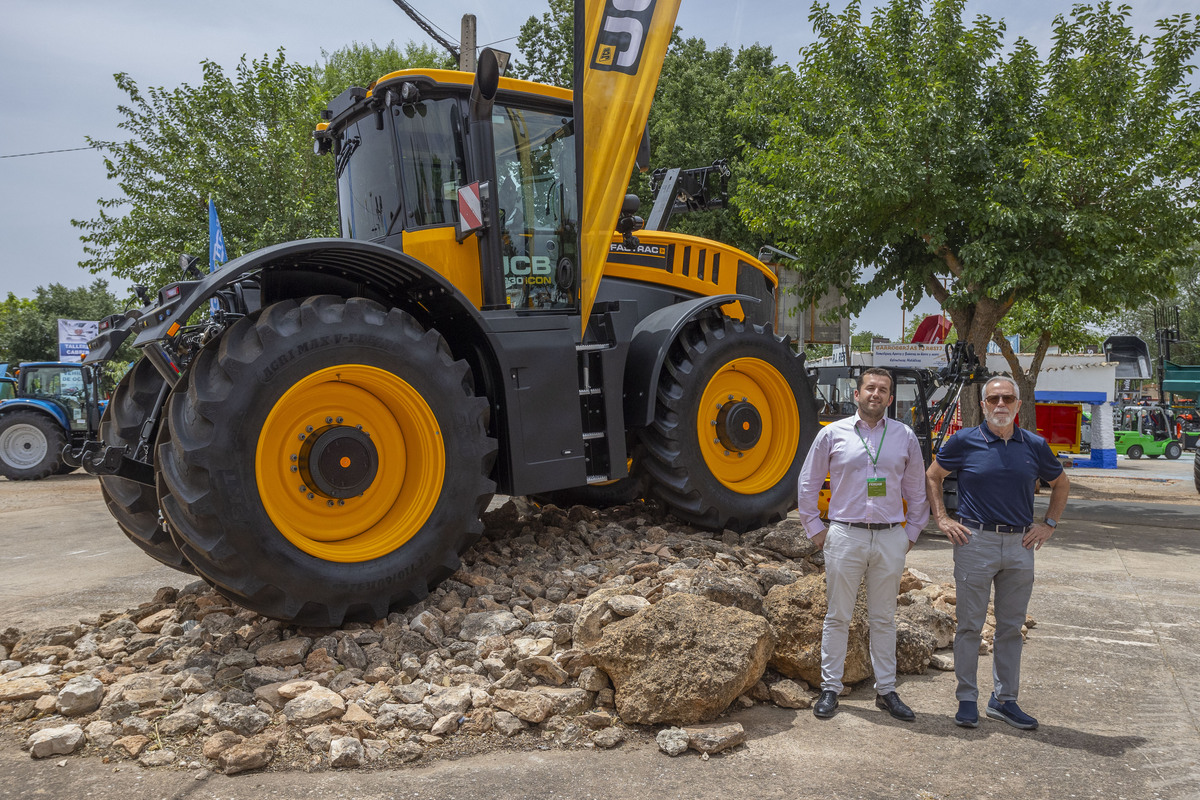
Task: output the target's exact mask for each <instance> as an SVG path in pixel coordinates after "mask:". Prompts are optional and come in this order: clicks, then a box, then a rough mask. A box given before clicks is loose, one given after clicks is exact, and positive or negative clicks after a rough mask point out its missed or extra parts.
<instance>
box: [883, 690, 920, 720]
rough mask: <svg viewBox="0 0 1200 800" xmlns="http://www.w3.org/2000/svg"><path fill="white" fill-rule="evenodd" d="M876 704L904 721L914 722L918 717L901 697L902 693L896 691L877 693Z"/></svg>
mask: <svg viewBox="0 0 1200 800" xmlns="http://www.w3.org/2000/svg"><path fill="white" fill-rule="evenodd" d="M875 705H877V706H879V707H880V708H882V709H883V710H884V711H886V712H888V713H889V714H891V715H892V716H893V717H895V718H896V719H898V720H901V721H903V722H912V721H913V720H914V719H916V718H917V715H916V714H914V713H913V710H912V709H911V708H909V707H908V706H906V705H904V701H903V700H901V699H900V695H898V694H896V693H895V692H888V693H887V694H877V695H875Z"/></svg>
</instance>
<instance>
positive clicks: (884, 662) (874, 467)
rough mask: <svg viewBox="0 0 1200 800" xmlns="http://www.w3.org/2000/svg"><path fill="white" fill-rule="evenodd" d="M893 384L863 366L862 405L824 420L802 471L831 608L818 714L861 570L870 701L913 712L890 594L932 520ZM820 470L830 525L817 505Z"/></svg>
mask: <svg viewBox="0 0 1200 800" xmlns="http://www.w3.org/2000/svg"><path fill="white" fill-rule="evenodd" d="M892 385H893V384H892V376H891V373H889V372H888V371H887V370H885V369H879V368H877V367H872V368H870V369H866V370H863V372H862V374H861V375H860V376H859V378H858V389H857V390H856V391H855V392H854V402H855V404H856V405H857V406H858V413H857V414H855V415H854V416H852V417H847V418H845V419H840V420H838V421H836V422H832V423H830V424H829V425H826V426H825V427H824V428H822V429H821V431H820V432H819V433H818V434H817V438H816V439H815V440H814V441H813V444H812V449H810V450H809V451H808V456H807V457H806V458H805V459H804V467H803V468H802V469H801V470H800V480H799V507H798V510H799V513H800V521H801V522H802V523H803V524H804V528H805V530H806V531H807V533H808V538H809V539H812V541H813V542H814V543H815V544H816V545H817V546H818V547H820V548H821V549H822V550H824V551H825V593H826V596H827V598H828V601H829V610H828V611H827V612H826V614H825V625H824V627H823V629H822V632H821V696H820V697H819V698H818V699H817V703H816V705H814V706H813V714H814V715H816V716H817V717H818V718H820V719H828V718H830V717H832V716H833V715H834V714H835V713H836V711H837V706H838V695H839V694H841V692H842V689H843V688H844V687H843V685H842V674H843V671H844V668H845V664H846V642H847V638H848V636H849V632H850V617H851V615H852V614H853V613H854V601H855V599H856V597H857V595H858V587H859V584H861V583H862V581H863V578H864V577H865V578H866V581H867V615H868V617H869V619H870V629H871V666H872V667H873V668H874V671H875V705H877V706H879V707H880V708H882V709H883V710H885V711H887V712H888V713H889V714H891V715H892V716H893V717H895V718H896V719H899V720H904V721H905V722H911V721H912V720H914V719H915V718H916V715H915V714H913V711H912V709H910V708H909V707H908V706H907V705H905V704H904V701H902V700H901V699H900V696H899V695H898V694H896V595H897V594H898V593H899V591H900V575H901V573H903V572H904V557H905V555H906V554H907V553H908V551H909V550H910V549H912V546H913V544H914V543H915V542H916V541H917V537H918V536H919V535H920V534H921V529H922V528H923V527H925V523H926V522H927V521H928V519H929V503H928V502H926V499H925V462H924V460H923V459H922V457H921V447H920V445H919V444H918V442H917V437H916V434H914V433H913V432H912V429H911V428H909V427H908V426H907V425H905V424H904V423H902V422H898V421H896V420H894V419H885V414H886V412H887V409H888V406H889V405H890V404H891V402H892ZM826 475H829V488H830V498H829V520H830V522H829V527H828V529H827V528H826V527H825V523H824V522H823V521H822V520H821V515H820V512H819V511H818V508H817V500H818V497H819V495H820V492H821V487H822V486H823V485H824V483H825V476H826ZM905 501H907V502H908V511H907V513H906V512H905V507H904V503H905ZM902 523H907V528H905V527H902Z"/></svg>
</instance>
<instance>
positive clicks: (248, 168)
mask: <svg viewBox="0 0 1200 800" xmlns="http://www.w3.org/2000/svg"><path fill="white" fill-rule="evenodd" d="M323 56H324V59H325V61H324V63H323V64H318V65H316V66H314V67H309V66H304V65H301V64H297V63H294V62H290V61H288V60H287V58H286V57H285V55H284V52H283V50H280V51H278V53H276V55H275V56H274V57H269V56H263V57H262V58H261V59H255V60H248V59H247V58H245V57H243V58H242V59H241V61H240V62H239V63H238V66H237V68H236V69H235V70H234V71H233V74H232V75H227V74H226V73H225V70H224V69H222V67H221V66H220V65H219V64H216V63H214V62H211V61H204V62H201V67H202V71H203V81H202V82H201V83H200V84H199V85H198V86H191V85H189V84H183V85H181V86H179V87H177V88H174V89H168V88H164V87H151V88H149V89H146V90H145V91H143V90H142V89H140V88H139V87H138V85H137V84H136V83H135V82H134V81H133V80H132V79H131V78H130V77H129V76H128V75H125V74H118V75H116V76H115V77H116V82H117V86H118V87H119V88H120V89H121V91H122V92H124V93H125V94H126V95H128V100H127V102H126V103H125V104H123V105H121V106H120V107H119V109H118V110H119V112H120V114H121V116H122V122H121V123H120V127H121V128H122V129H123V130H124V131H125V133H126V134H127V136H128V138H127V139H126V141H123V142H115V143H113V142H97V141H92V144H93V146H95V147H96V148H97V149H99V150H101V151H102V152H103V153H104V163H105V167H106V168H107V170H108V176H109V178H110V179H111V180H113V181H115V182H116V188H117V190H118V191H117V193H116V195H115V196H114V197H111V198H107V199H102V200H100V201H99V206H100V210H99V216H97V217H96V218H94V219H91V220H73V221H72V223H73V224H74V225H75V226H76V227H77V228H79V229H81V230H82V231H83V234H82V236H81V239H82V241H83V243H84V251H85V252H86V253H87V258H86V259H85V260H84V261H83V262H82V264H81V266H83V267H85V268H86V269H89V270H91V271H92V272H94V273H100V272H106V273H111V274H113V275H117V276H120V277H122V278H127V279H129V280H133V281H136V282H139V283H145V284H148V285H151V286H159V285H161V284H163V283H165V282H167V281H169V280H174V279H176V278H177V277H178V267H177V266H176V265H177V264H178V259H179V254H180V253H183V252H187V253H191V254H193V255H200V256H206V254H207V252H208V199H209V197H212V199H213V202H214V203H215V204H216V207H217V211H218V213H219V215H220V219H221V228H222V232H223V233H224V235H225V244H226V249H227V252H228V254H229V256H230V258H233V257H236V256H239V255H242V254H245V253H248V252H251V251H253V250H257V249H259V248H261V247H266V246H268V245H272V244H277V243H279V242H285V241H291V240H295V239H305V238H311V237H315V236H334V235H337V230H338V223H337V195H336V186H335V183H334V179H333V160H332V159H331V158H329V157H319V156H316V155H314V154H313V147H312V132H313V128H314V127H315V126H316V124H317V123H318V122H319V120H320V112H321V110H322V109H323V108H324V107H325V106H326V104H327V103H328V102H329V100H330V99H331V98H332V97H333V96H335V95H337V94H339V93H340V92H341V91H342V90H343V89H345V88H346V87H348V86H351V85H358V86H366V85H368V84H370V83H371V82H373V81H375V80H376V79H378V78H380V77H382V76H383V75H385V74H387V73H389V72H394V71H395V70H398V69H403V68H405V67H408V66H414V67H445V66H449V63H448V59H447V58H446V57H443V56H441V55H439V54H438V53H437V52H436V51H434V50H432V49H430V48H428V47H421V46H418V45H414V44H412V43H409V44H408V45H406V46H405V48H404V49H403V50H400V49H399V48H397V47H396V45H395V44H394V43H391V44H389V45H387V46H386V47H382V48H381V47H377V46H375V45H360V44H353V45H350V46H348V47H345V48H342V49H340V50H337V51H335V52H333V53H332V54H330V53H324V54H323ZM201 264H207V258H206V257H202V259H201Z"/></svg>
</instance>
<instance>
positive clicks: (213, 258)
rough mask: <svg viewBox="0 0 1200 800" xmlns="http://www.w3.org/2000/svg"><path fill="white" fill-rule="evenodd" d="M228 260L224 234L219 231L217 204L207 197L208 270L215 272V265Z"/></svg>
mask: <svg viewBox="0 0 1200 800" xmlns="http://www.w3.org/2000/svg"><path fill="white" fill-rule="evenodd" d="M228 260H229V256H227V255H226V254H225V235H224V234H223V233H221V220H219V219H217V206H216V205H215V204H214V203H213V201H212V198H211V197H210V198H208V271H209V272H216V271H217V267H219V266H220V265H222V264H224V263H225V262H226V261H228Z"/></svg>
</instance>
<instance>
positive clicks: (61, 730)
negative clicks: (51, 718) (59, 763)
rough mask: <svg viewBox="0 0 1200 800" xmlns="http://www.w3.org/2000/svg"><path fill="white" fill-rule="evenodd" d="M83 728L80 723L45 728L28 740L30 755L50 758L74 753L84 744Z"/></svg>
mask: <svg viewBox="0 0 1200 800" xmlns="http://www.w3.org/2000/svg"><path fill="white" fill-rule="evenodd" d="M83 739H84V736H83V728H81V727H79V726H78V725H74V724H72V725H63V726H61V727H58V728H43V729H42V730H40V731H38V732H37V733H35V734H33V735H32V736H30V737H29V739H28V740H26V742H25V743H26V744H27V745H28V746H29V755H30V756H31V757H33V758H49V757H50V756H65V755H69V754H71V753H74V752H75V751H76V750H77V749H79V746H80V745H81V744H83Z"/></svg>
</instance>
